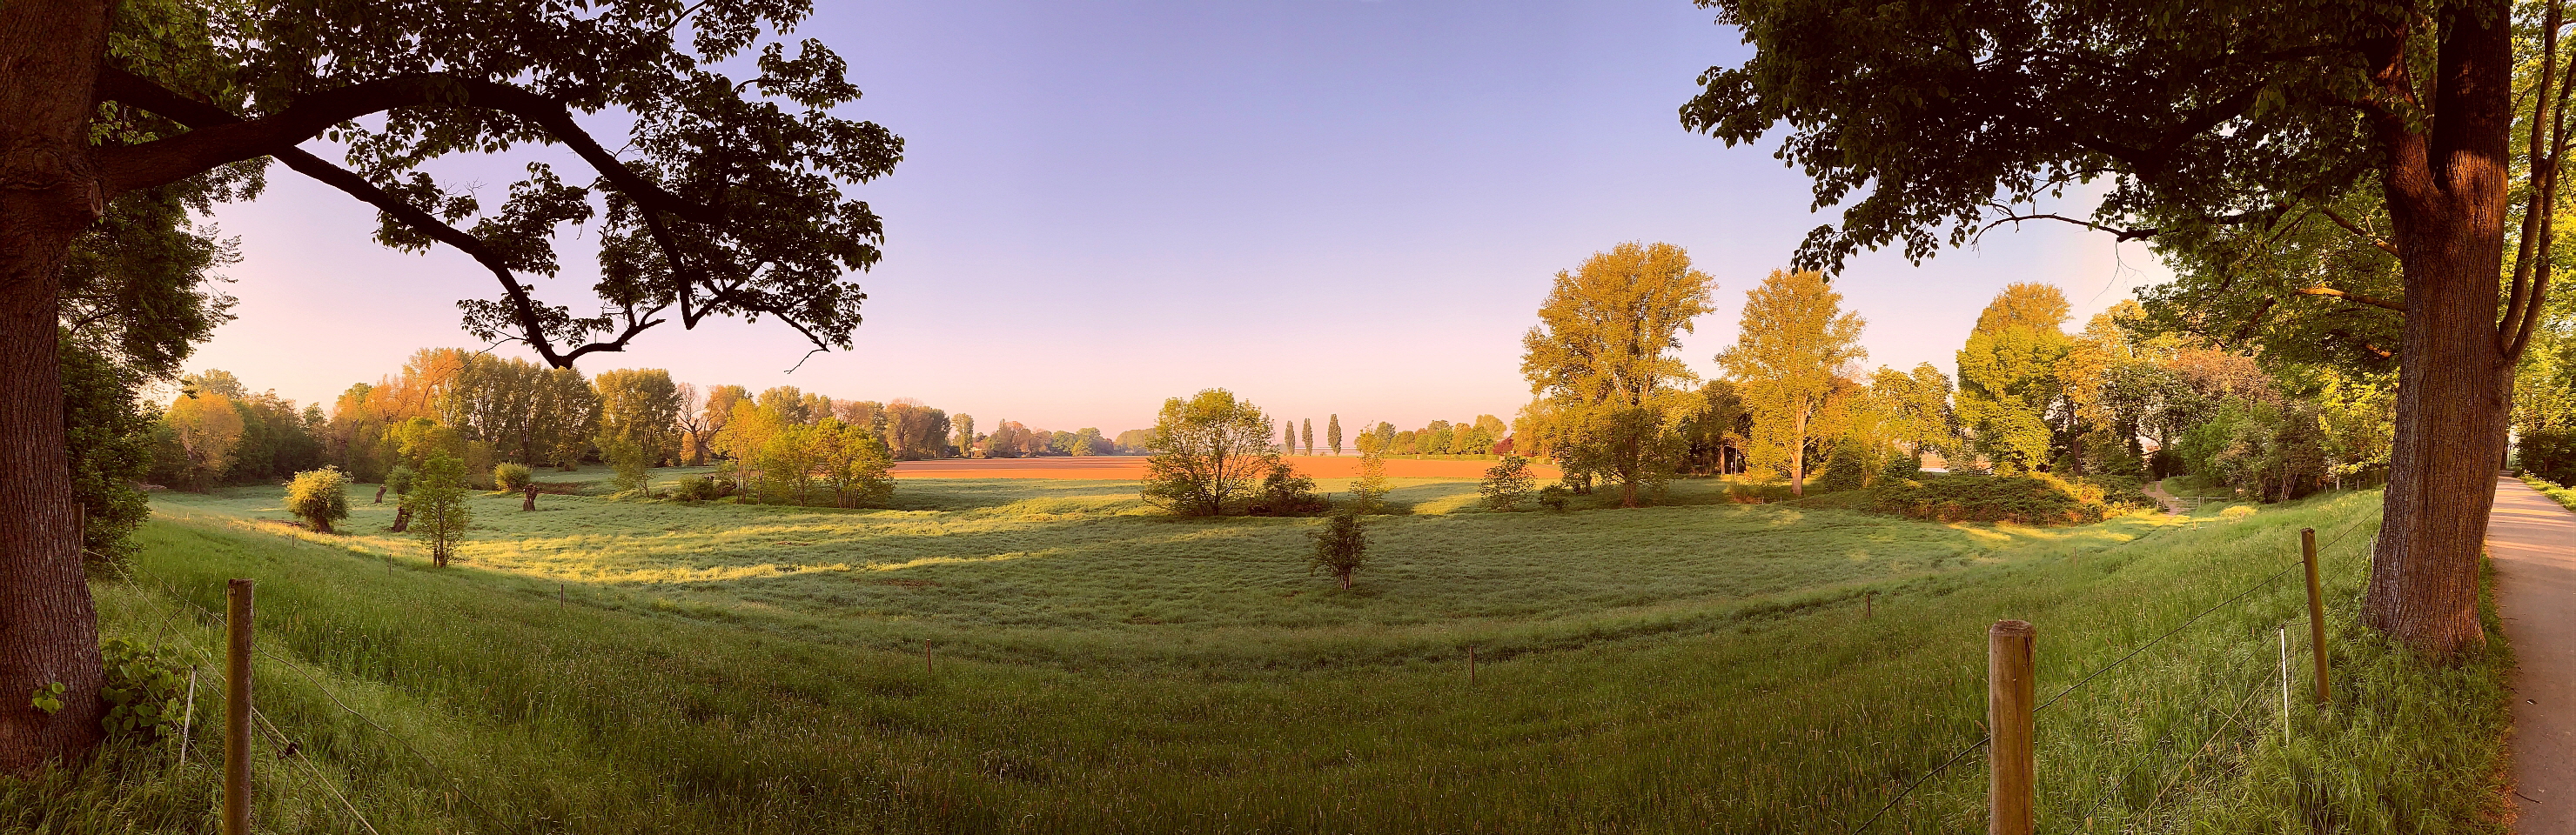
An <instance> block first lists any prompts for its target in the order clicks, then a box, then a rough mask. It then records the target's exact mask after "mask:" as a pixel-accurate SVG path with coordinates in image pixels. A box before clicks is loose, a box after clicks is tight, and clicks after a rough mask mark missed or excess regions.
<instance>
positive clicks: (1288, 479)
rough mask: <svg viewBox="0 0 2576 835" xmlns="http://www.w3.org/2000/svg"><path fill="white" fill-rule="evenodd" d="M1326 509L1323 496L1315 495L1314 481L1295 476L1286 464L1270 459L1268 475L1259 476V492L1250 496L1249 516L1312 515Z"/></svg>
mask: <svg viewBox="0 0 2576 835" xmlns="http://www.w3.org/2000/svg"><path fill="white" fill-rule="evenodd" d="M1328 506H1329V505H1328V504H1327V503H1326V502H1325V501H1324V497H1323V496H1320V495H1316V493H1315V480H1314V479H1311V478H1307V477H1305V476H1302V475H1298V474H1297V470H1296V468H1294V467H1291V466H1289V465H1288V462H1286V461H1281V460H1273V461H1271V462H1270V473H1269V474H1268V475H1264V476H1262V477H1261V492H1260V493H1258V494H1256V495H1255V496H1254V497H1253V500H1252V514H1253V515H1256V516H1285V515H1288V514H1292V513H1313V512H1315V511H1318V510H1323V509H1324V508H1325V507H1328Z"/></svg>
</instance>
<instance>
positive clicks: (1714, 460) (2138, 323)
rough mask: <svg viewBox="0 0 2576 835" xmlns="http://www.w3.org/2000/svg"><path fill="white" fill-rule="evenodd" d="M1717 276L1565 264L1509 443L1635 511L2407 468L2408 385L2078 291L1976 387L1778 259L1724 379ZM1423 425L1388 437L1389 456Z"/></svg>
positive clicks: (1991, 361)
mask: <svg viewBox="0 0 2576 835" xmlns="http://www.w3.org/2000/svg"><path fill="white" fill-rule="evenodd" d="M1713 284H1714V279H1712V278H1710V277H1709V276H1707V275H1706V274H1704V273H1700V272H1698V271H1696V270H1694V269H1692V268H1691V267H1690V263H1689V258H1688V255H1687V254H1686V253H1684V252H1682V251H1681V250H1680V248H1678V247H1672V246H1669V245H1665V244H1655V245H1652V246H1648V245H1643V244H1622V245H1620V246H1618V247H1616V248H1613V249H1612V250H1611V251H1609V252H1604V253H1598V254H1595V255H1594V256H1593V257H1592V258H1591V259H1588V260H1587V261H1585V262H1584V264H1583V265H1581V266H1580V267H1579V268H1577V269H1576V270H1572V271H1568V272H1563V273H1559V274H1558V276H1557V281H1556V285H1555V287H1554V288H1553V289H1552V290H1551V292H1550V294H1549V296H1548V299H1547V300H1546V302H1545V304H1544V305H1543V306H1542V308H1541V310H1540V320H1541V321H1540V325H1539V326H1538V327H1535V328H1532V329H1531V330H1530V332H1529V334H1528V335H1527V336H1526V337H1524V340H1523V346H1524V353H1523V358H1522V371H1523V374H1524V376H1525V377H1527V378H1528V379H1529V380H1530V384H1531V391H1532V394H1533V395H1535V396H1534V398H1533V400H1532V401H1531V403H1530V404H1529V405H1528V406H1525V407H1523V409H1522V410H1521V413H1520V415H1519V416H1518V418H1517V419H1516V420H1515V422H1514V424H1513V431H1512V433H1511V437H1510V440H1511V446H1510V447H1509V451H1511V452H1516V453H1518V454H1521V455H1527V456H1531V457H1538V458H1547V459H1550V460H1553V461H1554V462H1555V463H1556V464H1557V465H1558V466H1559V468H1560V469H1561V470H1562V471H1563V473H1564V481H1563V483H1562V485H1560V486H1561V487H1563V488H1564V489H1566V490H1567V491H1569V492H1573V493H1589V492H1592V491H1593V490H1594V488H1595V486H1596V485H1598V484H1603V483H1607V484H1610V485H1614V486H1616V487H1617V488H1618V489H1619V491H1620V496H1621V500H1622V502H1623V503H1628V504H1634V503H1638V502H1640V501H1644V500H1647V499H1648V498H1649V497H1650V496H1651V493H1652V489H1653V488H1654V487H1655V486H1657V485H1659V484H1661V483H1663V482H1664V481H1665V480H1666V479H1669V478H1671V477H1673V476H1676V475H1684V474H1731V473H1745V474H1749V475H1752V476H1755V477H1758V478H1774V479H1778V480H1781V481H1784V482H1786V484H1787V486H1788V487H1789V489H1790V490H1791V491H1792V492H1793V493H1803V492H1804V491H1805V490H1807V489H1809V488H1810V487H1814V488H1818V489H1847V488H1853V487H1864V486H1871V485H1874V484H1876V483H1878V482H1879V481H1880V480H1882V479H1884V478H1890V477H1900V478H1901V477H1910V476H1911V474H1912V473H1914V472H1916V471H1918V470H1919V469H1920V468H1921V467H1923V466H1925V465H1926V464H1927V462H1937V463H1939V464H1940V465H1943V466H1945V467H1946V468H1948V469H1949V470H1951V471H1953V472H1962V471H1966V472H1992V473H1997V474H2003V475H2030V474H2039V473H2045V474H2049V475H2050V476H2052V477H2057V478H2065V479H2082V480H2092V481H2097V482H2101V483H2102V486H2103V487H2104V489H2106V490H2113V491H2126V492H2134V491H2136V490H2137V488H2138V486H2139V483H2140V482H2141V481H2143V480H2146V479H2152V478H2162V477H2165V476H2171V475H2182V474H2190V475H2196V476H2200V477H2202V478H2204V479H2205V480H2206V481H2208V482H2209V483H2212V484H2218V485H2225V486H2228V487H2231V488H2233V489H2236V490H2241V491H2242V492H2244V493H2245V494H2246V495H2248V496H2252V497H2260V498H2263V499H2266V500H2282V499H2288V498H2295V497H2297V496H2301V495H2306V494H2309V493H2313V492H2315V491H2317V490H2321V489H2326V488H2329V487H2334V486H2356V485H2366V484H2370V483H2374V482H2375V481H2376V480H2378V479H2382V478H2384V477H2385V474H2386V472H2387V466H2388V460H2389V459H2388V456H2389V449H2390V443H2391V438H2392V435H2391V431H2390V427H2391V421H2392V416H2393V411H2392V410H2393V408H2394V406H2393V403H2394V400H2393V385H2394V381H2393V378H2392V377H2391V376H2389V375H2387V374H2385V373H2380V372H2376V371H2374V370H2372V369H2368V368H2349V367H2335V366H2316V365H2308V366H2288V365H2284V366H2283V370H2279V371H2266V370H2265V367H2264V366H2263V365H2262V364H2260V363H2258V361H2257V357H2256V353H2255V352H2253V351H2247V350H2231V349H2229V348H2226V347H2222V346H2223V345H2224V343H2223V342H2219V341H2216V340H2210V339H2207V338H2205V337H2204V336H2202V335H2199V334H2196V333H2193V332H2191V331H2190V329H2189V328H2188V327H2187V326H2186V324H2187V323H2186V322H2185V320H2184V317H2182V316H2181V315H2180V314H2178V313H2177V312H2176V311H2175V310H2173V308H2172V305H2171V303H2170V302H2165V301H2163V300H2160V299H2152V298H2151V300H2150V302H2151V305H2153V306H2152V307H2151V306H2150V305H2141V304H2139V303H2137V302H2122V303H2121V304H2120V305H2118V306H2115V307H2113V308H2112V309H2110V310H2108V311H2105V312H2104V313H2102V314H2100V315H2098V316H2096V317H2094V318H2093V319H2092V320H2091V321H2090V322H2088V323H2087V325H2086V327H2085V328H2084V329H2083V330H2082V331H2081V332H2079V333H2068V332H2067V331H2066V330H2065V329H2064V327H2065V323H2066V321H2067V320H2068V319H2069V316H2070V305H2069V304H2068V303H2067V300H2066V298H2065V295H2064V294H2063V293H2062V292H2061V291H2059V290H2058V289H2057V288H2056V287H2054V286H2052V285H2046V284H2037V283H2021V284H2014V285H2010V286H2008V287H2006V288H2005V289H2004V290H2003V291H2002V292H2001V293H1999V294H1998V295H1997V296H1996V297H1995V299H1994V301H1993V302H1992V303H1991V304H1989V305H1988V306H1987V308H1986V310H1985V311H1984V312H1983V313H1982V314H1981V315H1980V316H1979V317H1978V321H1977V323H1976V325H1975V327H1974V328H1972V329H1971V330H1970V332H1969V334H1968V336H1967V339H1966V344H1965V345H1963V346H1962V347H1961V348H1960V349H1959V351H1958V354H1957V368H1958V371H1959V378H1958V379H1957V380H1956V381H1955V382H1954V381H1953V380H1952V379H1951V378H1950V376H1949V375H1947V374H1944V373H1942V372H1941V370H1940V369H1938V368H1935V367H1933V366H1932V365H1931V364H1929V363H1925V364H1921V365H1918V366H1916V367H1915V368H1914V369H1913V370H1911V371H1899V370H1897V369H1893V368H1888V367H1884V366H1882V367H1879V368H1877V369H1876V370H1874V371H1863V370H1862V365H1861V363H1862V361H1863V360H1865V359H1866V358H1867V356H1868V355H1867V352H1866V351H1865V350H1863V349H1862V348H1861V347H1860V337H1861V333H1862V330H1863V328H1864V327H1865V325H1866V323H1865V322H1864V321H1862V319H1861V318H1860V317H1859V316H1858V315H1856V314H1853V313H1850V312H1848V311H1845V310H1843V309H1842V307H1841V302H1842V297H1841V295H1840V294H1839V293H1836V292H1834V291H1833V290H1832V289H1831V288H1830V286H1829V285H1828V284H1826V282H1825V281H1824V278H1823V276H1821V275H1819V274H1817V273H1813V272H1804V271H1788V270H1781V271H1774V272H1772V273H1771V274H1770V275H1769V276H1767V277H1766V278H1765V279H1764V280H1763V281H1762V282H1761V283H1760V284H1759V285H1758V286H1756V287H1755V288H1754V289H1752V290H1750V291H1748V292H1747V294H1746V303H1745V306H1744V310H1743V321H1742V322H1741V324H1740V327H1739V329H1738V332H1739V335H1738V337H1737V341H1736V344H1735V345H1734V346H1733V347H1731V348H1729V349H1728V350H1726V351H1725V352H1723V353H1720V354H1719V355H1718V356H1717V357H1716V360H1717V364H1718V367H1719V368H1720V369H1721V375H1720V377H1719V378H1718V379H1715V380H1708V381H1705V382H1703V381H1701V380H1699V379H1698V377H1697V376H1696V375H1695V374H1693V373H1692V372H1690V371H1689V370H1688V369H1687V368H1686V367H1684V366H1683V365H1682V363H1681V362H1680V361H1679V360H1678V359H1677V358H1675V357H1674V356H1673V355H1672V352H1673V350H1674V349H1676V348H1678V346H1679V341H1678V339H1677V336H1678V334H1679V333H1681V332H1684V331H1688V330H1690V328H1691V320H1692V319H1693V318H1694V317H1696V316H1698V315H1701V314H1703V313H1705V312H1707V311H1708V309H1709V308H1708V306H1707V303H1706V299H1707V296H1708V293H1709V291H1710V289H1712V287H1713ZM2560 379H2570V380H2576V374H2567V375H2563V376H2562V377H2561V378H2560ZM2552 391H2576V383H2561V384H2559V385H2558V387H2557V388H2555V389H2552ZM2568 402H2576V398H2568ZM2531 411H2532V412H2533V413H2537V411H2538V410H2531ZM2566 412H2567V413H2571V414H2576V409H2568V410H2566ZM2534 423H2538V421H2534ZM2552 426H2576V419H2563V420H2561V421H2560V422H2559V423H2556V424H2552ZM1391 429H1392V428H1391V427H1387V426H1385V425H1383V424H1381V425H1380V426H1379V428H1378V429H1377V430H1376V431H1377V432H1378V433H1380V434H1381V435H1382V436H1385V435H1388V434H1389V433H1390V430H1391ZM2560 431H2561V433H2562V434H2563V435H2564V436H2566V437H2576V430H2560ZM1421 434H1422V433H1419V432H1417V433H1414V435H1415V437H1416V438H1419V437H1420V436H1421ZM2543 436H2544V437H2551V438H2554V437H2558V436H2551V435H2546V434H2545V433H2544V435H2543ZM1401 437H1402V435H1401V433H1393V435H1392V436H1391V437H1384V441H1383V442H1384V443H1385V448H1388V449H1400V448H1401V446H1402V444H1401V441H1400V440H1399V439H1400V438H1401ZM1434 437H1438V436H1437V435H1434ZM2565 446H2566V449H2568V450H2571V452H2569V453H2567V454H2566V455H2565V456H2564V457H2563V459H2552V460H2564V461H2567V462H2571V463H2568V464H2565V465H2564V466H2565V467H2566V469H2568V470H2569V471H2570V474H2571V475H2576V442H2568V443H2566V445H2565Z"/></svg>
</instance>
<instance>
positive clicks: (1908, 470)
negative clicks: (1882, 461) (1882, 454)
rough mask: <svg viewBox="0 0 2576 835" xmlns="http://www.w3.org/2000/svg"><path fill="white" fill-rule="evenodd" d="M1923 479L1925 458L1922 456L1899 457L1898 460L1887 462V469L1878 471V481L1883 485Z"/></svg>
mask: <svg viewBox="0 0 2576 835" xmlns="http://www.w3.org/2000/svg"><path fill="white" fill-rule="evenodd" d="M1922 477H1923V456H1920V455H1899V456H1897V457H1896V460H1893V461H1889V462H1887V468H1886V469H1883V470H1879V471H1878V480H1879V481H1880V482H1882V483H1884V482H1889V481H1902V480H1905V479H1909V478H1922Z"/></svg>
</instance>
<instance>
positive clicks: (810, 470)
mask: <svg viewBox="0 0 2576 835" xmlns="http://www.w3.org/2000/svg"><path fill="white" fill-rule="evenodd" d="M67 362H68V360H67ZM74 370H75V371H80V370H81V369H79V368H75V369H74ZM88 373H92V374H94V375H110V376H111V377H112V376H113V375H114V374H115V373H116V367H115V366H113V365H98V366H96V367H95V368H92V369H91V370H90V371H89V372H88ZM109 383H112V384H113V385H109V384H101V386H100V387H98V388H100V389H101V391H102V395H101V397H105V393H107V392H125V391H131V390H132V386H130V385H127V384H125V383H124V382H123V381H122V380H119V379H110V380H109ZM180 383H181V386H180V393H179V395H178V396H177V397H176V398H174V399H173V400H171V401H170V402H169V403H168V404H167V405H166V406H163V407H161V408H160V409H158V410H157V413H155V410H152V409H150V408H147V407H127V408H126V410H125V412H124V413H128V414H131V415H132V417H131V418H130V419H129V420H128V421H127V422H128V423H131V424H133V426H132V427H130V429H131V431H130V432H128V433H126V434H129V435H132V436H134V437H135V438H136V440H135V441H133V442H132V443H133V445H135V446H137V447H138V449H136V450H135V451H134V452H132V453H130V454H128V455H127V457H128V458H130V459H132V460H133V461H135V462H138V463H136V464H135V465H132V466H128V467H127V468H126V469H127V470H130V474H129V475H127V476H125V477H127V478H134V479H141V480H148V481H150V482H153V483H157V484H163V485H168V486H172V487H179V488H184V489H194V490H204V489H210V488H213V487H218V486H222V485H226V484H244V483H276V482H282V481H284V480H286V479H289V478H292V477H293V476H295V474H297V473H301V472H306V471H312V470H317V469H320V468H324V467H332V468H337V469H338V470H340V471H342V472H345V473H347V474H348V476H349V477H350V478H351V479H353V480H356V481H362V482H370V483H383V482H385V481H387V480H388V479H389V478H391V477H392V476H393V475H394V474H395V472H396V471H397V470H406V469H407V470H409V471H411V472H414V473H417V472H418V471H419V470H420V468H421V467H423V466H426V464H427V462H428V459H429V457H430V456H431V455H433V454H436V453H445V454H447V455H449V456H450V457H452V458H454V459H455V460H456V462H457V467H458V469H459V470H460V471H461V472H463V473H465V474H466V476H465V478H466V479H467V480H468V482H470V484H471V486H476V487H482V488H486V489H489V488H491V487H493V486H494V484H495V483H494V480H493V472H494V469H495V468H496V467H499V466H502V465H513V466H521V467H536V468H554V469H558V470H566V471H569V470H572V469H574V468H577V467H579V466H581V465H583V464H586V463H598V464H606V465H609V466H610V467H612V468H613V469H614V471H615V472H616V473H617V478H618V479H619V482H620V484H619V486H620V487H621V488H626V489H634V488H641V487H644V486H645V482H646V481H647V479H646V476H645V473H646V471H647V470H649V469H650V468H653V467H665V466H708V465H715V466H718V467H719V468H720V472H719V473H718V474H717V476H716V477H715V478H713V479H711V480H709V481H708V482H707V484H706V485H703V486H701V485H692V489H693V490H699V491H712V494H713V495H740V496H743V497H746V498H749V499H753V500H759V501H773V502H792V503H816V504H826V503H828V504H842V505H851V504H866V503H873V502H880V501H882V500H883V496H884V494H885V493H886V491H887V490H890V489H891V487H890V485H891V482H883V483H880V481H879V479H880V477H881V475H882V472H883V471H884V470H886V469H887V468H889V467H891V465H892V463H893V462H897V461H913V460H924V459H937V458H959V457H994V458H1020V457H1031V456H1049V455H1121V454H1125V455H1142V454H1147V453H1148V452H1149V451H1150V444H1149V440H1150V437H1151V435H1152V432H1151V431H1150V430H1136V431H1132V432H1127V433H1122V434H1121V435H1119V436H1118V437H1117V438H1115V439H1112V438H1107V437H1104V436H1103V434H1102V433H1101V431H1100V430H1099V429H1097V428H1088V427H1086V428H1083V429H1078V430H1074V431H1071V432H1059V431H1049V430H1045V429H1035V428H1031V427H1029V426H1026V425H1024V424H1022V423H1020V422H1018V421H1011V420H1003V421H997V422H995V423H994V424H993V426H992V429H991V431H990V432H989V433H985V432H978V431H976V430H977V427H976V422H975V419H974V417H972V416H970V415H964V414H958V415H951V414H949V413H948V412H947V411H945V410H942V409H939V408H936V407H933V406H930V405H928V404H925V403H923V402H921V401H919V400H915V399H911V398H898V399H895V400H893V401H890V402H879V401H873V400H855V399H836V398H833V397H829V396H826V395H822V394H816V393H810V392H806V391H803V390H801V389H799V388H797V387H795V386H775V387H771V388H768V389H765V390H763V391H760V392H757V393H754V392H752V391H751V390H749V389H748V388H746V387H743V386H738V385H714V386H706V387H703V388H701V387H700V386H697V385H693V384H689V383H680V382H675V381H674V380H673V379H672V378H671V375H670V373H669V372H667V371H664V370H661V369H619V370H613V371H605V372H601V373H600V374H598V375H596V376H594V377H587V378H586V377H584V376H582V375H581V374H580V373H579V372H576V371H573V370H570V369H557V368H548V367H545V366H542V365H538V364H535V363H531V362H528V361H525V360H520V359H513V358H503V357H495V356H492V355H489V354H486V353H482V352H477V351H468V350H463V349H454V348H444V349H425V350H422V351H419V352H416V353H414V354H413V355H412V356H411V357H410V359H408V360H407V361H405V362H404V364H403V366H402V368H401V369H400V370H398V371H396V372H394V373H392V374H389V375H386V376H384V377H382V378H379V379H378V380H377V381H375V382H373V383H360V384H357V385H353V386H350V387H349V388H348V390H346V391H344V392H342V393H341V394H340V396H339V397H338V398H336V399H335V400H334V401H333V402H332V403H331V404H330V406H329V409H328V410H327V411H326V410H325V409H324V408H323V407H322V405H321V404H313V405H305V406H300V407H299V406H298V404H296V403H295V402H294V401H292V400H288V399H286V398H282V397H279V396H277V394H276V393H275V392H273V391H262V392H253V391H251V390H250V389H249V387H248V386H246V385H244V384H243V383H242V382H241V380H239V379H238V378H236V377H235V376H234V375H232V374H230V373H228V372H224V371H220V370H214V371H206V372H203V373H199V374H195V375H189V376H186V377H184V378H180ZM109 400H112V398H109ZM105 406H106V404H105V403H103V404H102V406H101V407H100V408H101V409H104V408H105ZM108 417H112V415H107V416H101V417H95V418H92V419H91V422H92V423H93V424H97V425H102V426H105V425H111V424H113V423H114V422H113V421H111V420H108Z"/></svg>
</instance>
